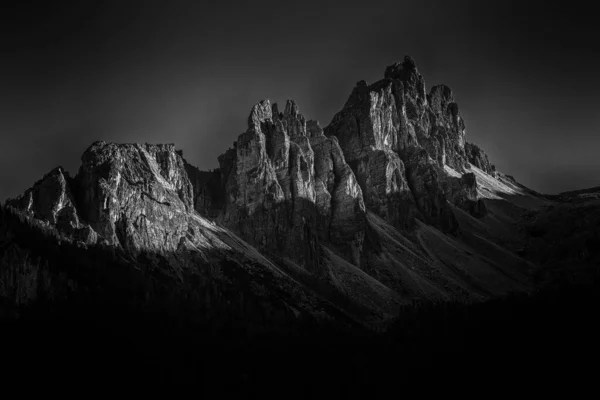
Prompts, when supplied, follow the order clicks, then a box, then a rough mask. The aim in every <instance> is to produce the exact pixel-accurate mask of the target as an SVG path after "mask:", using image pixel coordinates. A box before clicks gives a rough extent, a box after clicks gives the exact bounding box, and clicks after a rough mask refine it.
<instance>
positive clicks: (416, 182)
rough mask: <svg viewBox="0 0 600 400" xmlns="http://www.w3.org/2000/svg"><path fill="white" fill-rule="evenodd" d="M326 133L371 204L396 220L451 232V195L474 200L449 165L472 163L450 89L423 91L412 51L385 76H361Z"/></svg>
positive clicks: (455, 199)
mask: <svg viewBox="0 0 600 400" xmlns="http://www.w3.org/2000/svg"><path fill="white" fill-rule="evenodd" d="M325 132H326V134H327V135H331V136H335V137H337V138H338V140H339V143H340V145H341V147H342V149H343V151H344V154H345V155H346V159H347V160H348V163H349V164H350V166H351V167H352V169H353V170H354V172H355V174H356V176H357V178H358V181H359V182H360V184H361V188H362V190H363V193H365V203H366V205H367V208H368V209H369V210H372V211H373V212H376V213H377V214H378V215H380V216H381V217H383V218H385V219H386V220H388V221H390V222H393V223H394V224H395V225H397V226H398V225H401V226H402V225H404V226H406V225H409V224H410V221H411V220H412V219H414V217H418V218H421V219H425V220H426V221H428V222H429V223H432V224H434V225H437V226H438V227H443V228H444V229H445V230H448V231H454V230H455V229H456V227H457V222H456V220H455V219H454V217H453V214H452V211H451V209H450V207H449V205H448V204H447V200H448V199H450V200H451V201H452V202H453V203H455V204H457V205H462V204H463V203H465V202H466V201H467V200H469V201H473V199H472V198H471V197H472V196H471V197H469V196H470V194H471V193H472V190H471V191H469V190H464V187H463V186H464V185H461V184H460V183H459V182H458V181H457V182H454V183H452V179H450V178H451V177H450V176H449V175H448V174H447V173H446V172H445V167H446V166H447V167H450V168H452V169H453V170H456V171H458V172H459V173H468V172H469V171H468V170H469V168H470V166H469V159H468V158H467V154H466V151H465V143H466V142H465V124H464V121H463V119H462V117H461V116H460V112H459V109H458V105H457V103H456V102H455V100H454V97H453V94H452V91H451V90H450V88H448V87H447V86H445V85H439V86H435V87H433V88H432V89H431V92H430V93H429V94H426V92H425V81H424V79H423V77H422V76H421V74H420V73H419V72H418V70H417V67H416V65H415V62H414V60H412V58H410V57H408V56H407V57H405V59H404V61H403V62H399V63H395V64H393V65H391V66H389V67H387V68H386V70H385V75H384V79H382V80H380V81H378V82H375V83H374V84H372V85H367V83H366V82H365V81H360V82H359V83H358V84H357V86H356V87H355V88H354V90H353V91H352V93H351V95H350V97H349V99H348V101H347V102H346V104H345V105H344V108H343V109H342V110H341V111H340V112H339V113H338V114H336V115H335V116H334V117H333V119H332V121H331V123H330V124H329V125H328V126H327V127H326V128H325ZM383 177H385V179H383ZM465 179H466V180H468V178H465ZM459 188H462V189H460V190H459ZM383 204H386V206H385V207H382V205H383Z"/></svg>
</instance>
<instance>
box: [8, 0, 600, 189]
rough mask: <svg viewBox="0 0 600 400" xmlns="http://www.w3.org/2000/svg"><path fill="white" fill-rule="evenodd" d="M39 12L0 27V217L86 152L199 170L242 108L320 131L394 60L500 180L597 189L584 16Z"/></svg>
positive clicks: (403, 5)
mask: <svg viewBox="0 0 600 400" xmlns="http://www.w3.org/2000/svg"><path fill="white" fill-rule="evenodd" d="M21 3H23V2H21ZM49 3H51V2H45V3H42V4H40V5H35V4H33V3H28V5H19V6H16V7H17V8H15V9H13V10H9V9H7V10H3V13H2V16H1V17H0V18H2V19H3V21H0V30H1V32H0V33H1V35H0V45H1V47H0V48H1V49H2V50H1V51H2V53H3V54H2V60H3V62H2V63H1V64H0V129H1V132H2V133H1V135H0V199H2V200H4V199H5V198H6V197H7V196H15V195H17V194H18V193H20V192H22V191H23V190H25V189H26V188H27V187H29V186H31V185H32V184H33V183H34V182H35V181H36V180H37V179H39V178H41V176H42V175H43V174H44V173H45V172H47V171H49V170H50V169H52V168H53V167H55V166H57V165H62V166H64V167H65V168H67V169H68V170H69V171H71V173H72V174H75V173H76V172H77V168H78V166H79V157H80V155H81V153H82V152H83V151H84V150H85V149H86V148H87V146H89V145H90V144H91V143H92V142H93V141H95V140H100V139H102V140H107V141H118V142H151V143H161V142H163V143H175V144H176V145H177V147H178V148H180V149H183V151H184V156H185V157H186V159H188V161H190V162H191V163H192V164H195V165H197V166H198V167H200V168H201V169H208V168H214V167H216V166H217V156H218V155H219V154H221V153H222V152H224V151H225V150H226V149H227V148H228V147H230V146H231V145H232V143H233V141H234V140H236V138H237V136H238V135H239V134H240V133H241V132H242V131H244V130H245V129H246V120H247V116H248V113H249V112H250V109H251V107H252V105H253V104H254V103H256V102H258V101H260V100H262V99H265V98H268V99H270V100H271V101H275V102H278V103H280V104H281V103H283V104H284V103H285V101H286V100H287V99H288V98H293V99H294V100H296V102H297V103H298V105H299V106H300V110H301V112H302V113H304V115H305V116H306V117H307V118H309V119H318V120H319V121H320V122H321V125H322V126H325V125H327V124H328V123H329V121H330V120H331V118H332V117H333V115H334V114H335V112H337V111H338V110H340V109H341V107H342V106H343V104H344V102H345V101H346V99H347V97H348V95H349V94H350V92H351V90H352V88H353V86H354V85H355V84H356V82H358V81H359V80H361V79H365V80H367V82H374V81H376V80H378V79H380V78H382V77H383V72H384V70H385V67H386V66H387V65H389V64H391V63H393V62H394V61H397V60H401V59H402V58H403V57H404V55H405V54H410V55H411V56H412V57H413V58H414V59H415V60H416V62H417V66H418V68H419V70H420V71H421V73H422V74H423V75H424V77H425V81H426V83H427V87H428V89H429V88H431V87H432V86H434V85H436V84H440V83H445V84H447V85H448V86H450V87H451V88H452V89H453V92H454V96H455V98H456V100H457V102H458V104H459V107H460V109H461V113H462V115H463V117H464V119H465V123H466V125H467V138H468V140H469V141H472V142H475V143H477V144H479V145H480V146H481V147H482V148H484V149H485V150H486V152H487V153H488V154H489V156H490V158H491V160H492V162H494V163H495V164H496V166H497V168H498V169H499V170H501V171H503V172H506V173H508V174H511V175H514V176H515V178H517V179H518V180H519V181H521V182H522V183H524V184H526V185H528V186H530V187H532V188H533V189H536V190H539V191H543V192H557V191H564V190H571V189H577V188H582V187H590V186H596V185H600V180H598V179H597V177H596V172H597V171H598V170H599V168H600V157H597V153H598V150H600V136H599V135H597V134H596V133H597V126H598V123H599V122H600V121H599V119H600V117H599V115H600V113H598V111H597V101H596V96H597V93H599V92H600V81H599V80H598V79H597V74H598V71H600V60H599V59H600V49H599V45H598V43H597V38H598V37H600V35H599V33H600V32H598V31H599V30H600V29H599V28H598V24H596V23H595V21H594V20H593V16H594V15H595V14H594V13H593V12H592V11H591V10H590V9H589V7H591V5H590V6H586V5H584V4H582V5H576V4H573V2H570V5H569V8H568V10H565V9H560V8H558V6H551V5H548V4H546V2H542V1H531V2H523V1H518V2H511V1H506V2H501V3H496V2H495V3H494V5H493V7H491V3H488V2H481V1H453V2H446V1H437V2H435V1H419V2H417V1H404V2H403V1H398V0H394V1H392V0H390V1H377V0H373V1H368V2H365V1H357V2H355V3H352V2H350V1H346V2H339V3H338V4H335V3H330V2H327V1H314V2H313V1H303V2H282V1H278V2H271V1H261V2H240V3H239V4H235V3H227V2H224V1H219V2H213V4H212V5H210V4H208V3H206V2H195V1H194V2H193V1H187V2H184V1H176V0H171V1H163V2H158V1H155V2H153V1H143V2H141V1H129V2H125V1H94V0H90V1H73V2H71V3H72V4H69V3H70V2H62V3H61V4H63V5H61V6H58V5H56V4H49ZM200 3H202V4H200ZM484 3H485V4H484ZM207 4H208V5H207ZM283 104H282V105H283Z"/></svg>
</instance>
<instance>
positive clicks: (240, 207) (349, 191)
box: [218, 100, 365, 271]
mask: <svg viewBox="0 0 600 400" xmlns="http://www.w3.org/2000/svg"><path fill="white" fill-rule="evenodd" d="M219 161H220V170H221V180H222V182H223V187H222V192H223V193H226V196H225V202H224V207H223V209H222V211H221V212H220V214H219V217H218V220H219V221H220V222H222V223H223V224H224V225H225V226H227V227H229V228H231V229H232V230H234V231H235V232H238V233H239V234H240V235H241V236H242V237H243V238H244V239H245V240H247V241H248V242H249V243H251V244H253V245H256V246H258V247H259V248H260V249H263V250H265V251H268V252H273V253H275V254H278V255H285V256H286V257H289V258H291V259H292V260H294V261H295V262H296V263H298V264H299V265H300V266H302V267H304V268H306V269H308V270H311V271H317V270H318V267H317V266H318V263H319V257H320V255H321V249H320V244H321V243H332V244H333V245H334V246H336V247H338V248H339V249H340V251H341V252H342V254H344V255H345V256H346V257H347V258H348V259H350V260H351V261H353V262H354V263H358V262H359V253H360V247H361V241H362V236H363V235H364V225H365V206H364V203H363V197H362V191H361V189H360V186H359V185H358V182H357V180H356V178H355V176H354V173H353V172H352V170H351V168H350V167H349V166H348V164H347V163H346V161H345V158H344V154H343V153H342V150H341V148H340V146H339V144H338V142H337V140H336V139H335V138H328V137H326V136H325V135H324V134H323V130H322V129H321V127H320V126H319V124H318V123H317V122H316V121H306V119H305V117H304V116H303V115H302V114H301V113H300V112H299V109H298V106H297V105H296V103H294V102H293V101H288V102H287V104H286V107H285V110H284V112H279V111H278V107H277V104H273V105H271V104H270V102H269V101H268V100H266V101H262V102H260V103H258V104H257V105H255V106H254V107H253V109H252V112H251V114H250V116H249V118H248V129H247V131H246V132H244V133H243V134H241V135H240V136H239V138H238V140H237V142H236V143H235V145H234V148H233V149H231V150H229V151H228V152H227V153H225V154H224V155H223V156H221V157H220V158H219Z"/></svg>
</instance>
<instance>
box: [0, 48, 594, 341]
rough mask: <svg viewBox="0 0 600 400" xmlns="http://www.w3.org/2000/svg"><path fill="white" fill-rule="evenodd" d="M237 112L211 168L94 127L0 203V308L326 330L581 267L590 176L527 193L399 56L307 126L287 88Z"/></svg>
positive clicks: (536, 284)
mask: <svg viewBox="0 0 600 400" xmlns="http://www.w3.org/2000/svg"><path fill="white" fill-rule="evenodd" d="M247 125H248V126H247V128H246V131H245V132H244V133H242V134H241V135H239V137H238V139H237V141H236V142H235V143H234V144H233V147H232V148H230V149H228V150H227V151H226V152H224V153H223V154H222V155H221V156H219V157H218V161H219V168H217V169H215V170H212V171H200V170H199V169H197V168H196V167H194V166H193V165H190V164H189V163H188V162H187V161H186V160H185V159H184V157H183V152H182V151H180V150H176V149H175V147H174V145H172V144H161V145H152V144H117V143H106V142H103V141H99V142H95V143H93V144H92V145H91V146H90V147H89V148H88V149H87V150H86V151H85V152H84V153H83V155H82V157H81V166H80V168H79V171H78V172H77V174H76V175H75V176H73V177H72V176H71V175H69V173H68V172H67V171H65V170H64V169H63V168H61V167H57V168H55V169H53V170H51V171H50V172H49V173H47V174H46V175H45V176H44V177H43V178H42V179H41V180H39V181H38V182H36V183H35V184H34V185H33V186H32V187H31V188H30V189H28V190H27V191H26V192H25V193H23V194H22V195H21V196H19V197H18V198H16V199H9V200H7V201H6V203H5V205H4V206H3V207H2V209H1V214H0V278H1V279H0V298H1V300H2V303H1V304H2V307H1V311H2V315H3V316H4V317H5V318H8V319H12V318H26V319H27V318H33V319H34V320H35V319H36V318H38V319H39V318H42V319H43V318H46V319H47V318H50V316H55V317H56V318H58V319H57V320H62V319H61V318H71V319H72V318H75V320H76V321H80V320H101V321H105V322H103V324H104V325H111V326H112V325H114V326H121V324H123V326H125V325H127V326H130V327H131V326H133V325H134V322H135V323H137V324H142V325H143V324H146V323H148V320H149V319H150V320H152V321H155V319H156V321H160V322H155V324H158V325H152V326H162V328H161V329H163V328H164V329H167V330H168V329H171V328H165V327H172V326H179V327H180V328H181V327H182V326H195V327H196V328H194V329H199V331H198V332H204V334H206V335H207V336H206V337H207V338H208V337H215V336H214V335H217V336H220V337H224V336H227V335H233V336H235V335H238V336H240V337H246V336H247V335H258V334H267V333H268V332H278V333H282V332H285V334H286V335H301V334H302V332H315V331H318V332H324V330H327V329H331V330H332V331H331V332H335V333H332V336H331V337H332V338H337V339H335V340H341V338H342V337H348V336H344V335H350V337H352V335H354V336H355V335H356V334H357V332H360V334H361V335H367V336H369V335H371V334H372V332H382V331H385V330H387V329H388V328H389V326H390V324H393V323H395V322H394V321H396V318H397V316H398V315H399V313H400V315H402V313H401V310H406V307H410V306H411V305H413V304H417V303H418V304H470V303H478V302H481V301H484V300H487V299H491V298H499V297H502V296H509V295H518V294H519V293H520V294H521V295H525V296H526V295H528V294H531V293H534V292H535V291H537V290H538V289H539V288H540V287H541V286H543V285H546V284H548V282H553V283H554V284H556V282H558V281H559V280H560V279H564V278H565V277H567V278H568V279H567V280H569V281H574V280H577V279H579V280H584V281H585V280H590V279H593V277H595V271H596V270H595V266H596V265H597V263H598V260H599V258H598V255H599V254H598V251H597V249H598V248H600V246H598V244H600V238H599V236H598V232H600V229H598V228H597V227H598V223H599V221H600V218H598V215H599V214H598V210H600V207H599V206H600V202H599V201H598V196H597V194H598V193H597V192H598V190H595V189H594V190H588V191H579V192H572V193H566V194H561V195H557V196H552V195H543V194H540V193H537V192H535V191H533V190H531V189H528V188H526V187H524V186H523V185H521V184H519V183H518V182H517V181H516V180H515V179H514V178H513V177H511V176H508V175H505V174H503V173H501V172H499V171H497V170H496V168H495V167H494V165H493V164H491V163H490V161H489V159H488V157H487V155H486V154H485V152H484V151H483V150H482V149H480V148H479V147H478V146H477V145H475V144H473V143H469V142H467V140H466V135H465V121H464V120H463V118H462V117H461V114H460V110H459V107H458V105H457V102H456V100H455V98H454V95H453V92H452V91H451V90H450V88H448V87H447V86H444V85H440V86H434V87H433V88H432V89H431V90H430V91H429V93H427V92H426V87H425V81H424V79H423V77H422V76H421V74H420V73H419V72H418V70H417V67H416V65H415V62H414V60H412V59H411V58H410V57H405V59H404V60H403V61H402V62H399V63H395V64H393V65H391V66H388V67H387V68H386V69H385V72H384V75H383V78H382V79H381V80H379V81H377V82H375V83H373V84H370V85H369V84H367V83H366V82H365V81H360V82H358V83H357V85H356V87H355V88H354V89H353V90H352V91H351V93H350V96H349V98H348V100H347V101H346V103H345V104H344V105H343V107H342V108H341V110H340V111H339V112H338V113H337V114H336V115H335V116H334V117H333V119H332V121H331V122H330V123H329V125H327V126H326V127H324V128H322V127H321V126H320V124H319V123H318V122H317V121H314V120H308V119H307V118H305V116H304V115H303V114H302V113H301V112H300V109H299V107H298V105H297V104H296V103H295V102H294V101H291V100H289V101H287V103H286V105H285V108H284V111H283V112H281V111H279V108H278V105H277V104H271V103H270V102H269V101H268V100H264V101H261V102H259V103H258V104H256V105H255V106H254V107H253V108H252V110H251V112H250V116H249V118H248V124H247ZM574 265H577V267H574ZM575 277H577V278H575ZM582 277H583V278H582ZM143 321H145V322H143ZM181 324H183V325H181ZM186 324H187V325H186ZM144 326H146V325H144ZM325 327H327V328H325ZM131 329H134V328H131ZM153 329H154V328H153ZM173 329H174V328H173ZM190 329H191V328H190ZM136 332H137V331H136ZM206 332H212V333H211V334H208V333H206ZM213 334H214V335H213ZM211 335H212V336H211ZM236 337H237V336H236ZM207 340H208V339H207ZM323 343H324V342H323Z"/></svg>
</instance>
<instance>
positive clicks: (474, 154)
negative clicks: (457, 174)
mask: <svg viewBox="0 0 600 400" xmlns="http://www.w3.org/2000/svg"><path fill="white" fill-rule="evenodd" d="M465 153H466V156H467V160H468V161H469V162H470V163H471V164H473V165H474V166H476V167H477V168H479V169H480V170H482V171H483V172H485V173H487V174H488V175H491V176H493V177H496V176H497V173H496V167H495V166H494V165H493V164H492V163H490V160H489V159H488V156H487V154H485V152H484V151H483V150H482V149H481V148H479V146H477V145H476V144H473V143H469V142H466V143H465Z"/></svg>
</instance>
